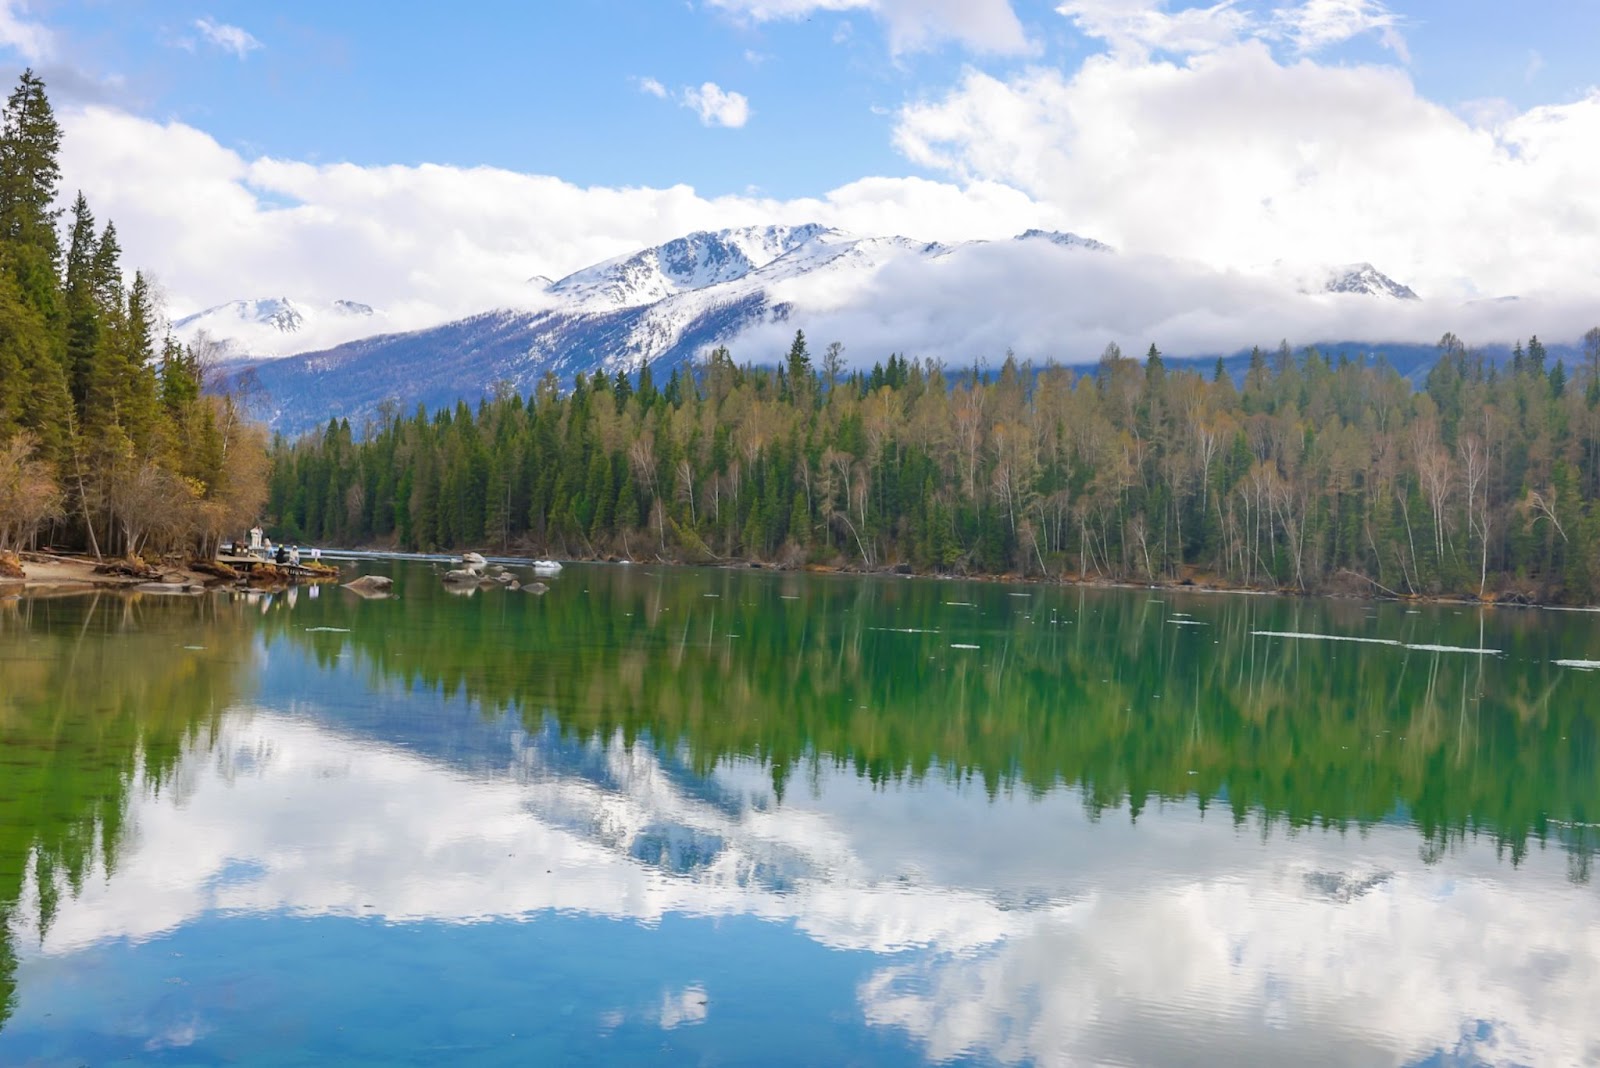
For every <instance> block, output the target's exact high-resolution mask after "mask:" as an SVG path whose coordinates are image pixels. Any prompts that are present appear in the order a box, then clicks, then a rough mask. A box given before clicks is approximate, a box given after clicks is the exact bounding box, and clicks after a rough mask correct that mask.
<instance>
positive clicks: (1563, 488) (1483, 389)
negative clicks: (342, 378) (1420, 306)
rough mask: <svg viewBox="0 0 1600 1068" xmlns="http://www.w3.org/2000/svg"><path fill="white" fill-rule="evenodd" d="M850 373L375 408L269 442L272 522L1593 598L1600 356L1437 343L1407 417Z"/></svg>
mask: <svg viewBox="0 0 1600 1068" xmlns="http://www.w3.org/2000/svg"><path fill="white" fill-rule="evenodd" d="M842 363H843V361H842V355H841V348H840V346H838V345H837V344H834V345H830V346H829V347H828V349H827V351H826V352H825V354H824V355H823V358H822V360H821V367H820V369H819V368H818V367H816V366H814V363H813V357H812V354H811V352H810V349H809V346H808V343H807V341H806V339H805V337H804V335H803V334H799V333H797V334H796V336H795V339H794V344H793V346H792V347H791V349H790V351H789V353H788V355H787V358H786V359H785V360H783V361H782V362H780V363H779V364H778V365H777V366H775V367H771V368H752V367H749V366H744V367H741V366H738V365H736V364H735V362H734V360H733V358H732V356H731V354H730V353H729V352H728V351H727V349H726V348H719V349H717V350H715V351H713V352H711V353H710V354H709V355H708V356H707V357H706V358H705V359H704V360H703V361H702V362H700V363H698V364H696V365H695V366H693V367H690V368H684V369H681V370H674V371H673V372H672V374H671V377H670V378H669V379H668V380H667V381H666V383H665V384H664V385H660V384H658V383H657V382H656V381H655V378H654V376H653V374H652V371H651V369H650V368H649V367H648V366H647V367H645V368H644V369H643V370H642V371H640V372H639V373H638V375H637V376H630V375H628V374H621V373H619V374H617V375H615V376H610V375H605V374H599V375H593V376H585V375H581V374H580V375H578V376H577V379H576V383H575V385H574V388H572V389H571V390H570V391H567V390H563V389H562V388H560V386H559V384H558V382H557V380H556V379H555V377H554V376H553V375H551V376H547V377H546V378H545V379H544V381H543V382H542V383H541V384H540V385H539V387H538V388H537V389H536V390H535V391H534V393H533V394H532V395H531V396H528V397H526V398H524V397H522V396H520V395H518V394H516V393H514V392H511V391H509V390H502V391H500V392H499V394H498V395H497V396H496V397H495V398H494V399H485V400H484V401H482V402H481V403H479V404H478V405H477V406H476V408H474V407H471V406H469V405H467V404H465V403H461V404H457V405H456V406H455V407H454V408H453V409H444V410H440V411H438V412H435V413H431V414H430V413H428V412H426V411H424V410H422V409H421V408H419V409H418V410H417V411H416V412H415V413H414V414H411V415H405V414H402V413H401V412H399V411H398V409H397V406H395V405H390V406H388V407H387V409H386V410H385V411H383V412H382V413H381V414H380V415H379V416H378V417H377V418H376V419H374V420H372V421H371V422H370V423H369V424H368V425H367V426H364V427H363V428H362V429H361V433H359V434H356V433H354V432H353V431H352V428H351V427H350V426H349V424H348V422H347V421H332V422H330V423H329V424H328V426H327V427H326V428H325V429H324V430H323V431H322V432H320V433H318V434H312V435H309V436H306V437H304V438H301V439H300V440H298V441H294V442H288V441H284V440H281V439H280V440H277V441H276V442H275V443H274V447H273V452H272V456H273V469H272V475H271V482H270V492H269V498H268V512H269V515H270V516H271V517H272V520H273V522H274V525H275V531H276V533H277V534H278V535H279V536H281V537H284V538H289V539H294V540H308V541H318V542H334V543H341V544H357V543H360V544H392V545H395V546H397V547H400V548H404V549H421V550H427V549H452V548H454V549H464V548H487V549H495V550H511V551H526V552H533V553H541V554H543V553H553V554H559V555H562V556H565V557H569V558H593V557H606V556H610V555H618V556H627V557H631V558H634V559H650V558H661V559H664V560H678V561H689V562H713V561H725V560H740V559H751V560H760V561H769V562H774V563H782V564H801V563H823V564H832V565H854V566H861V567H866V568H880V567H885V566H889V565H902V564H908V565H911V566H913V567H915V568H917V569H919V570H926V571H934V572H954V573H969V574H971V573H1010V574H1028V575H1035V576H1037V575H1047V576H1050V577H1053V578H1069V579H1073V578H1075V579H1109V580H1125V581H1139V582H1164V581H1190V580H1192V581H1201V582H1206V581H1214V582H1222V583H1229V584H1236V585H1242V586H1249V587H1260V588H1274V589H1292V590H1300V591H1317V590H1329V589H1333V588H1347V589H1350V590H1353V591H1360V592H1368V593H1370V592H1375V591H1385V592H1389V593H1393V594H1407V595H1409V594H1463V595H1482V596H1507V595H1515V596H1518V597H1527V598H1536V599H1548V600H1557V601H1592V600H1595V599H1596V598H1597V597H1600V560H1597V559H1596V549H1597V547H1600V509H1597V508H1596V499H1597V497H1600V328H1597V329H1596V330H1591V331H1590V332H1589V333H1588V335H1586V337H1585V339H1584V356H1583V359H1582V361H1581V363H1580V365H1579V366H1578V367H1576V368H1574V369H1572V370H1571V371H1570V372H1569V369H1568V368H1567V367H1566V366H1565V365H1564V364H1563V363H1561V362H1552V361H1550V360H1549V359H1547V354H1546V350H1545V348H1544V346H1543V345H1542V344H1541V343H1540V342H1539V340H1538V339H1537V337H1535V338H1532V339H1530V340H1529V341H1528V343H1527V345H1526V346H1525V347H1524V346H1523V345H1522V344H1520V343H1519V344H1518V345H1517V347H1516V349H1515V352H1514V354H1513V356H1512V358H1511V360H1510V361H1509V362H1508V363H1507V364H1506V365H1504V366H1497V365H1496V364H1494V363H1493V362H1492V361H1490V360H1489V359H1487V358H1486V357H1485V356H1483V355H1482V354H1480V353H1477V352H1474V351H1472V350H1470V349H1469V348H1468V347H1467V346H1466V345H1465V344H1463V343H1462V342H1461V341H1460V339H1458V338H1456V337H1455V336H1454V335H1450V334H1447V335H1445V337H1444V338H1442V339H1441V341H1440V343H1439V354H1438V359H1437V362H1436V363H1435V365H1434V366H1433V368H1432V370H1431V371H1430V372H1429V373H1428V376H1427V379H1426V382H1425V383H1423V385H1422V386H1421V388H1413V385H1412V383H1411V382H1410V381H1409V380H1407V379H1405V378H1403V377H1402V376H1401V375H1399V374H1398V373H1397V372H1396V371H1395V370H1393V369H1392V368H1391V367H1389V366H1388V365H1387V364H1386V363H1384V362H1383V361H1382V359H1381V358H1379V359H1377V360H1349V359H1346V358H1345V357H1343V356H1341V357H1339V358H1338V359H1337V360H1329V359H1327V358H1325V357H1324V356H1323V355H1322V354H1320V353H1319V352H1317V351H1316V350H1315V349H1305V350H1303V351H1300V352H1298V353H1297V352H1294V351H1292V350H1291V349H1290V347H1289V346H1288V344H1287V343H1285V344H1283V345H1281V346H1279V348H1278V349H1277V350H1276V351H1271V352H1265V351H1262V350H1260V349H1257V350H1256V351H1255V352H1254V353H1253V354H1252V356H1251V359H1250V364H1249V367H1248V370H1247V371H1246V372H1245V373H1244V375H1243V377H1242V382H1240V383H1236V382H1235V381H1234V380H1233V378H1232V377H1231V376H1230V375H1229V374H1228V373H1227V372H1226V370H1225V368H1224V366H1223V364H1222V363H1221V361H1219V362H1218V363H1217V365H1216V366H1215V368H1214V369H1213V368H1204V369H1199V370H1197V369H1195V368H1193V366H1192V365H1182V366H1178V365H1173V366H1168V364H1167V362H1166V361H1165V360H1164V359H1163V358H1162V356H1161V354H1160V353H1159V352H1158V351H1157V350H1156V348H1155V346H1153V345H1152V346H1151V348H1150V350H1149V352H1148V353H1147V354H1146V356H1145V357H1144V358H1143V359H1142V360H1140V359H1133V358H1128V357H1125V356H1124V355H1123V354H1122V353H1121V352H1120V350H1119V349H1118V348H1117V347H1116V346H1115V345H1111V346H1108V348H1107V350H1106V352H1105V353H1104V355H1103V356H1102V358H1101V360H1100V362H1099V365H1098V367H1097V368H1096V369H1095V371H1094V372H1093V373H1090V374H1075V373H1073V372H1072V371H1069V370H1067V369H1063V368H1058V367H1049V368H1044V369H1034V368H1031V367H1029V366H1027V365H1018V364H1017V363H1016V362H1015V361H1014V360H1011V359H1007V361H1006V362H1005V364H1004V365H1003V366H1002V367H1001V368H1000V369H999V371H998V373H994V374H983V373H980V372H979V371H978V370H977V369H973V370H972V371H966V372H962V373H959V374H952V373H951V372H950V371H949V370H948V369H946V368H944V367H942V366H940V365H939V364H936V363H932V362H922V363H918V362H916V361H913V360H907V359H903V358H901V357H899V356H891V357H890V358H889V359H888V361H887V362H886V363H883V364H879V365H877V366H874V367H873V368H872V369H871V371H870V372H869V371H856V372H852V373H849V374H846V373H844V371H843V369H842Z"/></svg>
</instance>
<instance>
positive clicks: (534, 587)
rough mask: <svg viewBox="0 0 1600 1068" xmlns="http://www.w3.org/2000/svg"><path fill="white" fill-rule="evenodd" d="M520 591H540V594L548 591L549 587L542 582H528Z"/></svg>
mask: <svg viewBox="0 0 1600 1068" xmlns="http://www.w3.org/2000/svg"><path fill="white" fill-rule="evenodd" d="M522 592H523V593H541V594H542V593H549V592H550V587H549V586H546V585H545V584H544V583H542V582H530V583H528V584H527V585H526V586H524V587H522Z"/></svg>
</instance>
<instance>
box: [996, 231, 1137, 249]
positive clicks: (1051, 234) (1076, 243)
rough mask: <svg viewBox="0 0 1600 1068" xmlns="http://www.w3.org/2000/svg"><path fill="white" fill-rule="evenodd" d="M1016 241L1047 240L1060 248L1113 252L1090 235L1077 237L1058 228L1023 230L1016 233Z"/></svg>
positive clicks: (1108, 246)
mask: <svg viewBox="0 0 1600 1068" xmlns="http://www.w3.org/2000/svg"><path fill="white" fill-rule="evenodd" d="M1016 239H1017V240H1018V241H1048V242H1050V243H1051V244H1052V245H1060V246H1061V247H1062V248H1083V249H1088V250H1089V251H1090V252H1113V251H1115V250H1114V249H1112V247H1111V246H1110V245H1108V244H1106V243H1105V242H1104V241H1096V240H1095V239H1094V238H1092V237H1079V236H1078V235H1077V234H1064V233H1061V232H1060V231H1058V230H1025V231H1023V232H1022V233H1020V234H1018V235H1017V238H1016Z"/></svg>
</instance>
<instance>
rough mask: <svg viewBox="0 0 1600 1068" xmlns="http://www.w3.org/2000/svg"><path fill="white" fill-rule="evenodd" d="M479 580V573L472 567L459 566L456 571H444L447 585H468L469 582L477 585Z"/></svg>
mask: <svg viewBox="0 0 1600 1068" xmlns="http://www.w3.org/2000/svg"><path fill="white" fill-rule="evenodd" d="M477 581H478V573H477V572H476V571H473V570H472V569H471V568H459V569H457V570H455V571H446V572H445V573H444V583H445V585H446V586H449V585H453V584H454V585H466V584H467V583H469V582H470V583H472V584H474V585H476V584H477Z"/></svg>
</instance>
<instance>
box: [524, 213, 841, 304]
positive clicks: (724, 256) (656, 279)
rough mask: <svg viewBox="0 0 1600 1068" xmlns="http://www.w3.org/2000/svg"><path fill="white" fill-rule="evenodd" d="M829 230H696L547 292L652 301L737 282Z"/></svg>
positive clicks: (595, 299) (597, 300) (593, 299)
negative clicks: (724, 283)
mask: <svg viewBox="0 0 1600 1068" xmlns="http://www.w3.org/2000/svg"><path fill="white" fill-rule="evenodd" d="M827 232H829V231H828V229H827V228H826V227H824V226H821V225H818V224H816V223H808V224H805V225H803V226H746V227H741V228H738V229H732V230H717V231H709V230H700V231H696V232H695V233H692V234H686V235H685V236H683V237H679V238H674V239H673V240H671V241H668V242H667V243H666V244H663V245H657V246H655V247H653V248H647V249H642V250H640V251H638V252H632V253H628V254H627V255H623V256H618V257H616V258H615V259H610V260H606V261H605V262H604V263H597V264H595V265H594V266H592V267H585V268H584V269H583V270H581V271H577V272H575V273H573V274H569V275H567V276H566V277H565V278H562V279H561V280H560V281H558V282H556V283H554V284H553V285H551V286H550V287H549V288H548V290H547V292H549V293H551V294H552V295H555V296H560V297H565V298H567V299H568V300H570V301H572V302H574V303H576V304H579V305H582V306H587V307H593V308H627V307H635V306H638V305H641V304H653V303H655V302H656V301H658V300H663V299H665V298H667V297H670V296H673V295H674V294H677V293H683V292H687V291H690V290H697V289H705V288H707V287H708V286H714V285H719V284H721V283H723V282H732V281H736V280H738V279H740V278H743V277H745V276H746V275H748V274H750V273H751V272H752V271H755V270H757V269H759V268H761V267H765V266H766V265H767V264H769V263H771V262H772V261H774V260H776V259H778V258H779V257H780V256H782V255H784V254H785V253H788V252H790V251H792V250H793V249H795V248H798V247H799V246H801V245H804V244H805V243H807V242H808V241H811V240H813V239H814V238H816V237H818V236H820V235H822V234H824V233H827Z"/></svg>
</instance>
